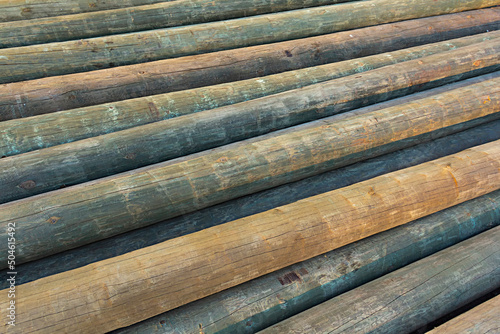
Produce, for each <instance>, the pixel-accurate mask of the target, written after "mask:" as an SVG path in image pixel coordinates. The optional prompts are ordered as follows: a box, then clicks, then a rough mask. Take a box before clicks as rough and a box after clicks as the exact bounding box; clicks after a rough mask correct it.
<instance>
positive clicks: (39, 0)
mask: <svg viewBox="0 0 500 334" xmlns="http://www.w3.org/2000/svg"><path fill="white" fill-rule="evenodd" d="M166 1H169V0H106V1H99V0H64V1H61V0H29V1H28V0H7V1H2V2H0V22H5V21H18V20H30V19H36V18H40V17H52V16H59V15H67V14H76V13H87V12H94V11H99V10H109V9H116V8H123V7H132V6H140V5H147V4H153V3H158V2H166Z"/></svg>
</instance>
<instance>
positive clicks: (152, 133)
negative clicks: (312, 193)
mask: <svg viewBox="0 0 500 334" xmlns="http://www.w3.org/2000/svg"><path fill="white" fill-rule="evenodd" d="M494 69H500V39H494V40H492V41H487V42H483V43H479V44H476V45H472V46H470V47H464V48H461V49H458V50H455V51H450V52H445V53H442V54H437V55H433V56H429V57H425V58H421V59H418V60H413V61H408V62H404V63H400V64H395V65H391V66H388V67H385V68H380V69H377V70H373V71H369V72H365V73H361V74H359V75H356V76H349V77H345V78H341V79H339V80H331V81H327V82H324V83H320V84H316V85H312V86H308V87H304V88H301V89H300V90H291V91H289V92H284V93H281V94H276V95H272V96H269V97H264V98H261V99H257V100H253V101H247V102H243V103H240V104H236V105H231V106H226V107H222V108H218V109H213V110H207V111H204V112H199V113H196V114H190V115H186V116H184V117H177V118H173V119H169V120H165V121H161V122H156V123H151V124H147V125H143V126H140V127H134V128H130V129H127V130H123V131H118V132H114V133H110V134H106V135H102V136H98V137H93V138H88V139H84V140H80V141H76V142H72V143H68V144H64V145H58V146H53V147H49V148H45V149H42V150H36V151H32V152H28V153H24V154H20V155H14V156H10V157H6V158H3V159H1V160H0V169H1V170H3V171H4V172H3V173H2V175H1V176H0V203H6V202H9V201H12V200H16V199H21V198H25V197H28V196H32V195H36V194H41V193H44V192H47V191H51V190H55V189H59V188H61V187H64V186H70V185H75V184H78V183H83V182H86V181H91V180H95V179H98V178H102V177H106V176H109V175H113V174H116V173H121V172H125V171H128V170H132V169H136V168H140V167H144V166H147V165H151V164H155V163H159V162H162V161H167V160H169V159H174V158H177V157H180V156H185V155H188V154H192V153H196V152H201V151H203V150H208V149H212V148H215V147H218V146H221V145H226V144H229V143H232V142H236V141H240V140H244V139H248V138H252V137H255V136H259V135H263V134H266V133H268V132H271V131H273V130H276V129H283V128H286V127H290V126H294V125H297V124H300V123H305V122H308V121H312V120H315V119H318V118H321V117H325V116H330V115H333V114H337V113H339V112H344V111H347V110H351V109H355V108H358V107H361V106H363V105H367V104H373V103H376V102H379V101H383V100H386V99H389V98H393V97H397V96H400V95H403V94H408V93H411V92H414V91H416V90H417V89H422V88H425V87H429V85H431V86H434V85H438V84H443V83H446V82H450V81H453V80H456V79H457V78H464V77H467V76H471V75H474V74H478V72H481V71H482V70H484V71H491V70H494ZM485 94H488V99H489V100H488V101H487V103H486V104H485V103H484V99H485V98H486V97H485ZM457 100H458V101H459V103H457ZM437 101H439V103H437ZM420 103H421V105H420V106H419V107H418V109H419V110H422V113H428V112H429V111H430V110H432V111H434V110H436V114H434V115H432V116H429V117H433V118H435V119H439V120H441V117H449V120H447V124H448V126H451V125H454V124H458V123H461V122H465V121H469V120H472V119H476V118H480V117H484V116H487V115H491V114H495V113H498V112H499V111H500V79H498V78H497V79H491V80H488V81H485V82H482V83H478V84H475V85H472V86H470V87H464V88H461V89H459V90H458V91H457V92H455V91H453V92H449V93H448V94H444V95H443V96H436V97H433V98H430V99H428V100H422V101H420ZM457 104H458V105H457ZM455 106H456V107H455ZM394 108H396V109H397V113H401V112H406V108H408V106H406V105H405V106H398V107H394ZM409 108H412V107H409ZM413 108H414V109H415V107H413ZM446 108H457V109H456V110H459V111H460V112H459V113H458V114H454V113H453V112H451V113H448V111H445V109H446ZM389 114H390V115H391V116H387V115H389ZM394 115H396V114H395V113H394V110H393V111H390V112H389V113H388V114H386V115H385V116H381V117H379V118H378V119H379V122H383V121H384V119H388V118H386V117H389V118H390V119H392V118H394ZM445 115H447V116H445ZM452 115H454V116H452ZM499 116H500V113H499ZM88 121H89V122H93V120H88ZM408 121H409V122H412V120H408ZM59 125H60V124H59V123H57V126H59ZM61 125H62V124H61ZM62 127H64V126H63V125H62ZM52 128H53V127H52ZM438 128H441V126H438V127H437V128H436V129H438ZM52 131H53V129H52ZM33 134H34V135H35V137H33V139H34V140H35V141H42V140H43V138H39V137H37V136H36V135H37V134H36V133H33ZM410 137H411V135H410ZM12 139H13V138H7V140H12ZM19 139H20V140H24V136H21V138H19ZM2 154H5V151H4V152H2ZM217 159H218V158H217ZM217 159H215V160H217ZM96 166H98V168H96Z"/></svg>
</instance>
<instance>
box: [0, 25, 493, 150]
mask: <svg viewBox="0 0 500 334" xmlns="http://www.w3.org/2000/svg"><path fill="white" fill-rule="evenodd" d="M498 37H500V31H493V32H490V33H485V34H479V35H475V36H469V37H463V38H459V39H454V40H450V41H446V42H439V43H433V44H428V45H424V46H417V47H413V48H409V49H404V50H398V51H394V52H390V53H385V54H381V55H374V56H368V57H364V58H356V59H353V60H347V61H343V62H337V63H333V64H327V65H321V66H316V67H309V68H305V69H300V70H295V71H288V72H284V73H280V74H274V75H270V76H267V77H262V78H256V79H247V80H243V81H238V82H233V83H227V84H220V85H215V86H208V87H202V88H195V89H191V90H186V91H180V92H172V93H167V94H162V95H156V96H148V97H143V98H137V99H132V100H125V101H119V102H115V103H107V104H103V105H97V106H90V107H84V108H79V109H74V110H68V111H61V112H57V113H50V114H45V115H39V116H36V117H28V118H21V119H14V120H10V121H5V122H0V156H10V155H15V154H21V153H26V152H29V151H33V150H37V149H41V148H47V147H51V146H56V145H61V144H65V143H70V142H74V141H77V140H81V139H85V138H90V137H95V136H99V135H103V134H107V133H111V132H116V131H120V130H124V129H128V128H132V127H134V126H139V125H144V124H148V123H152V122H157V121H160V120H165V119H170V118H174V117H178V116H182V115H187V114H191V113H196V112H200V111H203V110H209V109H215V108H218V107H222V106H225V105H230V104H235V103H239V102H243V101H246V100H252V99H256V98H259V97H263V96H266V95H272V94H277V93H280V92H283V91H287V90H291V89H297V88H301V87H304V86H307V85H311V84H315V83H319V82H324V81H327V80H332V79H335V78H339V77H343V76H348V75H352V74H356V73H361V72H365V71H368V70H370V69H376V68H380V67H383V66H387V65H391V64H395V63H399V62H404V61H408V60H411V59H417V58H421V57H424V56H428V55H432V54H435V53H440V52H444V51H450V50H455V49H457V48H460V47H464V46H469V45H471V44H474V43H479V42H481V41H485V40H491V39H495V38H498ZM481 45H484V44H481ZM499 46H500V44H499ZM477 48H482V46H477ZM469 51H470V53H471V54H475V53H476V51H477V50H469ZM498 53H500V47H499V48H498ZM448 56H451V54H447V55H446V57H448ZM412 66H413V65H412ZM386 71H388V72H395V71H398V69H397V68H395V67H388V68H387V70H386ZM428 80H429V81H431V80H430V78H429V79H428ZM411 82H412V84H413V85H414V84H415V83H413V80H411ZM363 88H365V89H366V88H367V87H363ZM54 128H57V132H54ZM275 128H276V127H275ZM103 140H104V138H103ZM136 140H137V139H134V140H130V141H129V143H128V144H130V143H135V145H137V146H140V145H141V144H139V143H140V142H141V140H140V139H139V140H138V141H136ZM138 144H139V145H138ZM132 145H134V144H132Z"/></svg>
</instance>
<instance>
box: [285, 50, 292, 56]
mask: <svg viewBox="0 0 500 334" xmlns="http://www.w3.org/2000/svg"><path fill="white" fill-rule="evenodd" d="M285 54H286V56H287V57H293V54H292V53H291V52H290V51H288V50H285Z"/></svg>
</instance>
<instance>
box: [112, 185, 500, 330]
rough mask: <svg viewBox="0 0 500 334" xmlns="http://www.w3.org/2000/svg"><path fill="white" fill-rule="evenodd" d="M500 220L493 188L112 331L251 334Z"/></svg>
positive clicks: (499, 202)
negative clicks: (330, 250) (407, 222)
mask: <svg viewBox="0 0 500 334" xmlns="http://www.w3.org/2000/svg"><path fill="white" fill-rule="evenodd" d="M499 224H500V191H496V192H493V193H491V194H488V195H485V196H482V197H480V198H478V199H475V200H471V201H468V202H465V203H463V204H460V205H457V206H454V207H452V208H449V209H446V210H443V211H441V212H438V213H436V214H433V215H430V216H428V217H424V218H421V219H419V220H417V221H415V222H412V223H409V224H407V225H403V226H400V227H396V228H394V229H391V230H389V231H386V232H382V233H379V234H376V235H374V236H372V237H369V238H366V239H364V240H360V241H358V242H355V243H352V244H350V245H347V246H345V247H342V248H340V249H337V250H334V251H332V252H329V253H326V254H324V255H320V256H318V257H315V258H313V259H310V260H307V261H304V262H301V263H297V264H294V265H292V266H290V267H287V268H283V269H281V270H278V271H276V272H273V273H271V274H269V275H266V276H263V277H260V278H257V279H255V280H252V281H250V282H247V283H244V284H242V285H239V286H236V287H234V288H231V289H228V290H225V291H222V292H220V293H218V294H215V295H212V296H209V297H207V298H204V299H202V300H198V301H195V302H193V303H190V304H188V305H185V306H182V307H180V308H177V309H175V310H172V311H170V312H167V313H165V314H162V315H159V316H156V317H153V318H151V319H148V320H145V321H143V322H141V323H138V324H135V325H132V326H131V327H129V328H125V329H121V330H117V331H116V332H113V333H114V334H118V333H122V334H125V333H136V334H146V333H148V334H152V333H179V334H182V333H186V334H187V333H195V332H196V330H197V329H199V325H200V324H201V327H202V329H203V333H204V334H210V333H220V334H224V333H227V334H234V333H255V332H256V331H259V330H262V329H264V328H267V327H269V326H272V325H274V324H275V323H277V322H279V321H282V320H284V319H286V318H288V317H290V316H293V315H295V314H298V313H300V312H303V311H305V310H307V309H309V308H311V307H313V306H315V305H318V304H320V303H322V302H325V301H327V300H328V299H331V298H333V297H335V296H338V295H340V294H342V293H344V292H346V291H349V290H351V289H354V288H356V287H358V286H360V285H362V284H365V283H367V282H369V281H371V280H374V279H377V278H379V277H380V276H382V275H385V274H387V273H390V272H391V271H394V270H397V269H399V268H401V267H403V266H405V265H408V264H410V263H412V262H414V261H417V260H420V259H422V258H424V257H426V256H430V255H432V254H433V253H435V252H437V251H440V250H442V249H444V248H446V247H450V246H452V245H454V244H456V243H458V242H460V241H463V240H465V239H467V238H470V237H472V236H474V235H476V234H479V233H481V232H484V231H486V230H488V229H490V228H492V227H495V226H498V225H499ZM382 291H383V290H381V291H380V292H379V293H383V292H382ZM283 333H286V332H283ZM398 333H402V332H398ZM443 333H448V332H446V331H444V332H443ZM483 333H484V332H483Z"/></svg>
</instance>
